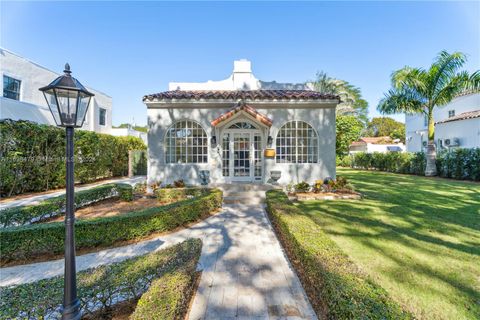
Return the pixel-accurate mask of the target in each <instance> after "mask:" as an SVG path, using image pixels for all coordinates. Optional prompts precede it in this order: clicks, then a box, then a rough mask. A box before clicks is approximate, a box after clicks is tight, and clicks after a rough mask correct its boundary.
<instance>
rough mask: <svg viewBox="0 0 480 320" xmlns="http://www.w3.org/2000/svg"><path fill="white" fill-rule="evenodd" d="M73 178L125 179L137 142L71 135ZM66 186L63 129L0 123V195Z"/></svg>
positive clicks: (97, 135) (89, 134) (138, 147)
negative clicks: (130, 157)
mask: <svg viewBox="0 0 480 320" xmlns="http://www.w3.org/2000/svg"><path fill="white" fill-rule="evenodd" d="M74 142H75V153H74V154H75V179H76V181H78V182H81V183H85V182H91V181H95V180H98V179H99V178H103V177H110V176H122V175H127V174H128V151H129V150H145V149H146V146H145V144H144V143H143V141H142V140H141V139H140V138H137V137H114V136H112V135H108V134H100V133H96V132H91V131H86V130H78V131H76V132H75V137H74ZM64 186H65V130H63V129H61V128H57V127H55V126H49V125H43V124H37V123H34V122H30V121H24V120H20V121H13V120H10V119H3V120H0V192H1V195H2V196H11V195H15V194H21V193H25V192H37V191H45V190H50V189H55V188H61V187H64Z"/></svg>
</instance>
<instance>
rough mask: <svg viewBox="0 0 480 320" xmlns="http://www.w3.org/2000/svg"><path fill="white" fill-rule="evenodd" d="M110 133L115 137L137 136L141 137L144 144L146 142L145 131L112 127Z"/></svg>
mask: <svg viewBox="0 0 480 320" xmlns="http://www.w3.org/2000/svg"><path fill="white" fill-rule="evenodd" d="M110 134H111V135H112V136H116V137H127V136H132V137H137V138H140V139H142V140H143V142H144V143H145V144H148V140H147V134H146V133H145V132H141V131H137V130H135V129H132V128H112V130H111V131H110Z"/></svg>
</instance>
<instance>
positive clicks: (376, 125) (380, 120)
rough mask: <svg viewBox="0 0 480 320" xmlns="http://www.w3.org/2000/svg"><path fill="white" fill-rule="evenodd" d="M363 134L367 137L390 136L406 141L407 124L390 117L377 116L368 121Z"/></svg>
mask: <svg viewBox="0 0 480 320" xmlns="http://www.w3.org/2000/svg"><path fill="white" fill-rule="evenodd" d="M363 135H364V136H366V137H384V136H389V137H391V138H392V139H400V141H402V142H405V124H404V123H401V122H398V121H396V120H395V119H392V118H389V117H375V118H373V119H372V120H370V121H369V122H368V123H367V128H366V129H365V132H364V134H363Z"/></svg>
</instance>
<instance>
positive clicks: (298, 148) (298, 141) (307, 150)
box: [276, 121, 318, 163]
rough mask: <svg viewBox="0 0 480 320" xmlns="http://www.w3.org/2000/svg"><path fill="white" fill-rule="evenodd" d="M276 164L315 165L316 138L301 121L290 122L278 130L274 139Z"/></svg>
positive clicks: (316, 156) (307, 125)
mask: <svg viewBox="0 0 480 320" xmlns="http://www.w3.org/2000/svg"><path fill="white" fill-rule="evenodd" d="M276 148H277V149H276V151H277V152H276V160H277V163H317V162H318V136H317V133H316V132H315V130H313V128H312V126H310V125H309V124H308V123H305V122H303V121H290V122H287V123H286V124H284V125H283V127H281V128H280V131H279V132H278V134H277V139H276Z"/></svg>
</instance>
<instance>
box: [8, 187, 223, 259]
mask: <svg viewBox="0 0 480 320" xmlns="http://www.w3.org/2000/svg"><path fill="white" fill-rule="evenodd" d="M221 205H222V192H221V191H220V190H218V189H213V190H209V191H208V192H207V193H205V194H203V195H201V196H199V197H196V198H193V199H188V200H184V201H180V202H176V203H173V204H170V205H166V206H159V207H154V208H149V209H145V210H141V211H135V212H130V213H126V214H123V215H118V216H114V217H105V218H95V219H87V220H79V221H76V222H75V241H76V242H75V245H76V248H77V249H85V248H93V247H105V246H111V245H114V244H115V243H117V242H122V241H126V240H137V239H142V238H143V237H146V236H148V235H150V234H151V233H154V232H164V231H169V230H172V229H175V228H177V227H179V226H181V225H185V224H187V223H190V222H194V221H197V220H199V219H201V218H203V217H206V216H208V215H209V214H211V213H212V212H213V211H215V210H216V209H218V208H220V207H221ZM64 238H65V226H64V223H63V222H53V223H42V224H34V225H27V226H19V227H11V228H5V229H1V230H0V244H1V248H2V251H1V258H0V262H1V263H2V264H5V263H9V262H11V261H17V260H23V259H32V258H35V257H39V256H42V255H45V254H60V253H62V252H63V250H64Z"/></svg>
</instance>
